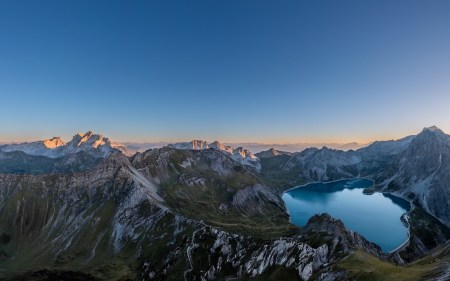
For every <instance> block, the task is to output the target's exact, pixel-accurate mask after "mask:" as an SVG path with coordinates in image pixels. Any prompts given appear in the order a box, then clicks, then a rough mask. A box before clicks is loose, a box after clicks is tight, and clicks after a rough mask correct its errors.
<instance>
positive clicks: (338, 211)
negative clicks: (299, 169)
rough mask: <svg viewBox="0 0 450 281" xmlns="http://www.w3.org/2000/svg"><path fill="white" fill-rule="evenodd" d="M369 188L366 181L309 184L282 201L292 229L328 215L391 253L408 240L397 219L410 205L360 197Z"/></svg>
mask: <svg viewBox="0 0 450 281" xmlns="http://www.w3.org/2000/svg"><path fill="white" fill-rule="evenodd" d="M372 184H373V183H372V181H370V180H367V179H353V180H342V181H336V182H328V183H312V184H308V185H305V186H301V187H298V188H295V189H292V190H290V191H288V192H285V193H284V194H283V200H284V203H285V204H286V208H287V210H288V212H289V215H290V217H291V222H292V223H293V224H295V225H298V226H304V225H306V223H307V221H308V219H309V218H310V217H312V216H313V215H315V214H321V213H328V214H330V215H331V216H332V217H334V218H337V219H340V220H342V221H343V222H344V223H345V225H346V227H347V228H349V229H351V230H353V231H356V232H358V233H360V234H362V235H363V236H364V237H365V238H366V239H367V240H369V241H371V242H374V243H376V244H378V245H380V246H381V248H382V249H383V250H384V251H385V252H388V251H392V250H394V249H396V248H397V247H398V246H400V245H401V244H402V243H403V242H405V241H406V240H407V239H408V229H407V228H406V226H405V225H404V224H403V223H402V222H401V220H400V217H401V216H402V214H404V213H405V212H407V211H409V209H410V205H409V202H408V201H406V200H403V199H401V198H398V197H395V196H392V195H388V194H383V193H374V194H372V195H366V194H363V192H362V191H363V189H364V188H367V187H371V186H372Z"/></svg>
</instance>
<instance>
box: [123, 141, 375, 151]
mask: <svg viewBox="0 0 450 281" xmlns="http://www.w3.org/2000/svg"><path fill="white" fill-rule="evenodd" d="M169 144H171V142H145V143H137V142H123V143H122V145H123V146H124V147H125V148H126V149H127V151H129V152H130V153H131V154H134V153H136V152H144V151H146V150H148V149H151V148H161V147H163V146H166V145H169ZM223 145H225V146H231V147H244V148H245V149H247V150H248V151H250V152H252V153H254V154H255V153H258V152H261V151H265V150H268V149H271V148H274V149H276V150H280V151H286V152H298V151H302V150H304V149H306V148H310V147H316V148H322V147H328V148H333V149H340V150H356V149H359V148H362V147H365V146H368V145H370V143H367V144H361V143H357V142H351V143H344V144H342V143H292V144H277V143H274V144H265V143H257V142H243V143H223Z"/></svg>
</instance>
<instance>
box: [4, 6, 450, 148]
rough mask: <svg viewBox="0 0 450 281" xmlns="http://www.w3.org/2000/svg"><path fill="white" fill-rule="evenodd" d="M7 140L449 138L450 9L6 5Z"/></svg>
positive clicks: (357, 139) (446, 7)
mask: <svg viewBox="0 0 450 281" xmlns="http://www.w3.org/2000/svg"><path fill="white" fill-rule="evenodd" d="M0 104H1V110H0V128H1V132H0V141H2V140H3V141H5V140H28V139H36V138H47V137H51V136H53V135H61V136H63V137H66V138H69V137H70V136H71V135H73V134H74V133H76V132H78V131H80V132H82V131H87V130H93V131H96V132H101V133H103V134H105V135H107V136H109V137H111V138H113V139H116V140H121V141H125V140H130V141H156V140H169V141H171V140H188V139H192V138H203V139H208V140H213V139H220V140H223V141H259V142H280V143H281V142H304V141H339V142H347V141H354V140H355V141H360V142H365V141H370V140H374V139H390V138H398V137H402V136H404V135H407V134H411V133H416V132H418V131H420V130H421V128H422V127H424V126H431V125H437V126H438V127H441V128H442V129H443V130H444V131H446V132H447V133H450V121H449V120H450V110H449V105H450V1H411V0H407V1H398V0H394V1H392V0H389V1H380V0H378V1H371V0H367V1H357V0H354V1H285V0H282V1H263V0H255V1H245V0H244V1H243V0H239V1H234V0H230V1H229V0H227V1H214V0H207V1H206V0H205V1H198V0H193V1H185V0H183V1H171V0H169V1H167V0H165V1H1V2H0Z"/></svg>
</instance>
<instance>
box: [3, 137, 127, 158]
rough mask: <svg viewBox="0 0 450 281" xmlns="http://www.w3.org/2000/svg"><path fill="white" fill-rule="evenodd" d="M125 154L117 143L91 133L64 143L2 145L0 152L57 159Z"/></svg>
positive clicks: (54, 140)
mask: <svg viewBox="0 0 450 281" xmlns="http://www.w3.org/2000/svg"><path fill="white" fill-rule="evenodd" d="M115 149H116V150H120V151H122V152H124V153H126V149H125V148H124V146H122V145H121V144H119V143H112V142H111V141H110V140H109V139H108V138H105V137H103V136H102V135H100V134H94V133H93V132H92V131H88V132H86V133H84V134H83V133H78V134H76V135H75V136H73V138H72V140H71V141H69V142H67V143H65V142H64V141H63V140H62V139H61V138H60V137H54V138H52V139H47V140H44V141H35V142H29V143H27V142H25V143H17V144H10V145H4V146H2V147H0V150H1V151H4V152H11V151H22V152H25V153H27V154H30V155H41V156H47V157H50V158H59V157H63V156H66V155H70V154H75V153H78V152H86V153H88V154H90V155H92V156H94V157H97V158H100V157H101V158H104V157H107V156H108V155H109V154H111V152H112V151H113V150H115Z"/></svg>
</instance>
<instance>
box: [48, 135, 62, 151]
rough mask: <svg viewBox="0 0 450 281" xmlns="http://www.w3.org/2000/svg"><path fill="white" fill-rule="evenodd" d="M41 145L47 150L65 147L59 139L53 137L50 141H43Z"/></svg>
mask: <svg viewBox="0 0 450 281" xmlns="http://www.w3.org/2000/svg"><path fill="white" fill-rule="evenodd" d="M43 144H44V146H45V147H47V148H50V149H54V148H57V147H60V146H62V145H65V144H66V143H65V142H64V141H63V140H62V139H61V138H60V137H53V138H51V139H47V140H44V141H43Z"/></svg>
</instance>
